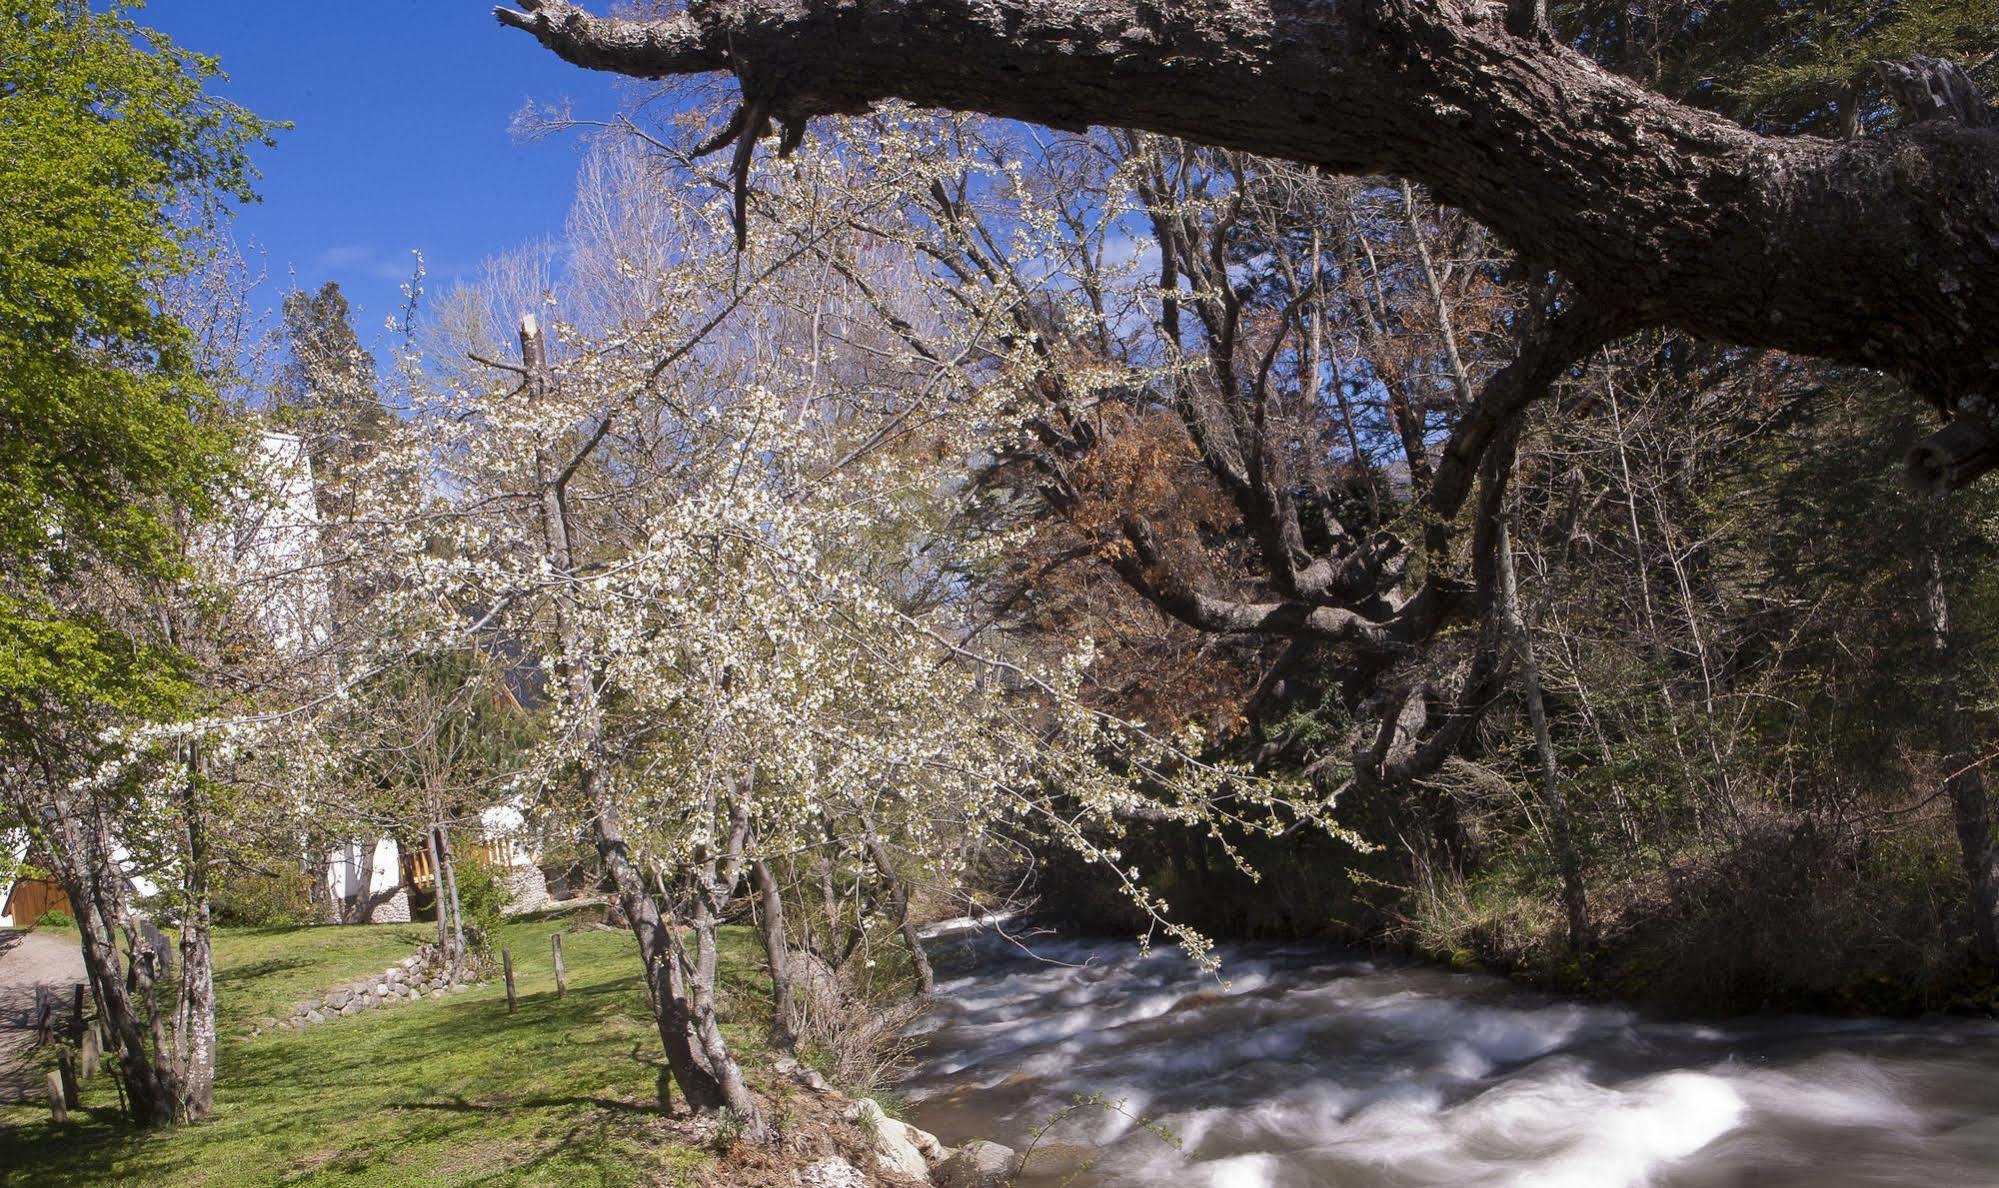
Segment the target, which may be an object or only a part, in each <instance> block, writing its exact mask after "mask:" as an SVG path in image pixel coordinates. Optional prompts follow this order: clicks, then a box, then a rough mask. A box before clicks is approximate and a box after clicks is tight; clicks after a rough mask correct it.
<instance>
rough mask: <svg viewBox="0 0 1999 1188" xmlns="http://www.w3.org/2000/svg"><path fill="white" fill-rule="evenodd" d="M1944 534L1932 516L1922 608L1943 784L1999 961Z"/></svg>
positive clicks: (1991, 856) (1986, 815) (1994, 885)
mask: <svg viewBox="0 0 1999 1188" xmlns="http://www.w3.org/2000/svg"><path fill="white" fill-rule="evenodd" d="M1939 518H1940V517H1939ZM1941 534H1942V533H1941V525H1940V524H1938V523H1936V522H1935V521H1934V520H1933V521H1932V523H1931V525H1930V541H1929V548H1928V549H1927V550H1925V552H1924V554H1923V563H1924V564H1923V569H1924V573H1923V577H1924V582H1923V587H1924V589H1923V594H1924V597H1923V612H1924V618H1925V619H1927V620H1928V625H1929V629H1930V649H1931V651H1932V652H1933V653H1934V654H1935V656H1936V658H1937V664H1936V671H1937V673H1938V674H1939V676H1940V677H1941V679H1942V686H1943V688H1942V694H1941V696H1942V699H1943V704H1942V705H1940V706H1939V707H1938V709H1939V712H1940V713H1941V714H1942V720H1941V721H1940V722H1939V724H1938V725H1939V730H1938V735H1939V736H1940V738H1941V740H1942V742H1943V749H1944V770H1945V771H1946V772H1947V773H1948V774H1947V775H1946V776H1945V778H1944V790H1945V792H1946V793H1947V794H1948V795H1949V796H1950V807H1951V820H1952V823H1953V824H1955V825H1956V826H1957V842H1958V851H1959V854H1960V856H1961V857H1962V859H1963V862H1964V874H1965V878H1966V881H1967V882H1968V883H1969V885H1970V899H1971V939H1972V946H1973V948H1974V949H1975V950H1976V951H1977V953H1978V957H1979V959H1980V960H1981V961H1984V962H1986V963H1987V964H1999V849H1995V848H1994V846H1993V841H1992V808H1991V800H1990V797H1988V795H1987V794H1986V790H1985V776H1984V773H1983V772H1982V771H1981V770H1980V769H1979V767H1978V766H1977V764H1978V755H1977V754H1976V753H1975V748H1974V747H1973V746H1972V744H1971V721H1970V717H1969V715H1968V714H1966V713H1965V712H1964V708H1963V707H1962V706H1961V705H1959V704H1958V701H1957V698H1958V696H1959V689H1958V685H1957V681H1956V680H1955V679H1954V676H1955V673H1956V671H1957V669H1958V664H1957V646H1956V642H1955V640H1954V639H1953V638H1952V635H1951V625H1950V602H1949V600H1948V598H1947V596H1946V594H1947V591H1946V589H1945V581H1944V571H1943V556H1942V553H1941V551H1940V541H1939V540H1938V537H1939V536H1940V535H1941Z"/></svg>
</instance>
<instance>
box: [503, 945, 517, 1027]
mask: <svg viewBox="0 0 1999 1188" xmlns="http://www.w3.org/2000/svg"><path fill="white" fill-rule="evenodd" d="M500 968H501V969H502V970H503V971H505V973H506V975H507V1013H508V1014H509V1015H511V1014H513V1013H514V955H513V954H512V953H509V952H508V951H507V950H505V949H501V950H500Z"/></svg>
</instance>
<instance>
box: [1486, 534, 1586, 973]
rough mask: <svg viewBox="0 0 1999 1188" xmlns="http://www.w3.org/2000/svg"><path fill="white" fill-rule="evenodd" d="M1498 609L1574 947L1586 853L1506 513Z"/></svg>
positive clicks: (1582, 926) (1581, 924) (1580, 939)
mask: <svg viewBox="0 0 1999 1188" xmlns="http://www.w3.org/2000/svg"><path fill="white" fill-rule="evenodd" d="M1497 531H1498V545H1497V549H1498V562H1499V612H1500V614H1501V615H1503V616H1504V617H1505V620H1506V630H1507V634H1508V635H1510V636H1511V637H1512V639H1513V654H1514V657H1515V659H1516V660H1518V661H1519V664H1520V687H1521V692H1522V694H1523V695H1524V696H1525V697H1526V699H1527V716H1528V718H1529V720H1530V721H1532V722H1533V725H1534V752H1535V754H1536V755H1537V756H1538V757H1539V758H1540V761H1541V804H1542V808H1543V810H1544V811H1545V812H1546V813H1547V817H1548V835H1549V841H1550V842H1551V843H1552V847H1553V849H1554V851H1555V869H1556V871H1557V872H1558V874H1559V875H1560V877H1561V882H1562V914H1563V915H1564V916H1565V917H1566V918H1567V920H1568V927H1569V949H1570V951H1571V952H1575V953H1582V952H1585V951H1587V950H1588V949H1589V947H1590V940H1591V938H1590V926H1589V900H1588V898H1587V897H1586V895H1585V889H1584V885H1583V869H1582V857H1581V855H1580V854H1578V853H1577V851H1576V836H1575V822H1574V820H1573V819H1572V817H1571V816H1570V814H1569V803H1568V799H1567V798H1566V797H1564V796H1563V795H1562V782H1561V772H1560V770H1559V768H1558V767H1557V766H1556V763H1555V744H1554V739H1553V738H1552V737H1551V736H1550V734H1549V732H1548V710H1547V706H1546V704H1545V703H1544V702H1543V701H1542V698H1541V670H1540V667H1539V666H1538V665H1536V664H1535V663H1534V637H1533V634H1532V633H1531V632H1530V631H1529V630H1528V629H1527V619H1526V617H1525V616H1524V615H1522V614H1521V611H1520V583H1519V580H1518V578H1517V576H1516V574H1515V573H1514V569H1513V542H1512V539H1511V537H1512V533H1511V531H1510V530H1509V529H1508V526H1507V524H1506V521H1505V520H1504V519H1503V518H1502V519H1501V520H1500V522H1499V524H1498V528H1497Z"/></svg>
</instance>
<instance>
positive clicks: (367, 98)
mask: <svg viewBox="0 0 1999 1188" xmlns="http://www.w3.org/2000/svg"><path fill="white" fill-rule="evenodd" d="M137 17H138V20H139V21H140V23H141V24H145V25H149V26H151V27H153V28H155V29H158V30H160V31H161V32H164V33H166V34H167V35H168V36H170V37H172V38H173V39H174V40H175V41H177V42H178V43H179V44H181V45H182V46H184V47H186V48H188V49H192V50H199V51H201V52H203V53H208V54H213V55H216V56H217V57H219V58H221V59H222V65H223V68H224V69H225V70H227V71H228V72H229V75H230V80H229V81H228V82H227V83H226V84H223V85H222V86H221V87H219V88H218V90H219V91H220V93H222V94H224V95H227V96H228V97H229V98H231V99H234V100H236V101H237V102H239V103H241V104H243V105H244V106H245V107H248V108H250V109H251V110H252V111H254V112H256V113H257V114H259V115H262V116H265V117H267V118H270V119H277V120H289V121H292V122H293V123H294V124H295V125H296V127H294V128H293V129H292V130H291V131H289V132H285V133H283V134H281V135H280V136H279V137H278V145H277V147H276V148H274V149H267V150H263V151H261V152H260V153H259V155H258V164H259V166H260V169H261V171H262V173H263V175H264V180H263V183H262V184H261V186H260V190H261V192H262V194H263V201H262V202H261V203H260V204H258V205H256V206H252V207H249V208H247V209H245V210H244V211H243V212H242V213H241V214H240V215H239V216H238V219H237V226H236V237H237V239H238V240H239V241H241V242H243V243H244V244H245V245H246V246H253V247H255V248H259V249H261V250H262V252H263V253H264V258H263V261H262V267H263V268H264V269H265V270H266V271H267V272H268V274H269V280H268V282H267V284H266V285H265V287H264V288H263V289H262V290H261V291H260V292H259V293H258V294H257V298H258V302H259V304H260V305H264V306H275V305H276V304H277V302H278V301H279V300H280V299H281V297H282V295H283V293H284V292H285V291H286V290H288V289H289V288H290V287H291V286H292V284H293V276H294V274H295V276H296V283H297V285H298V287H300V288H317V287H318V286H319V285H320V284H321V283H323V282H325V281H328V280H336V281H339V282H340V285H341V288H342V289H344V290H345V291H346V292H347V295H348V299H349V300H350V301H352V302H353V303H355V304H356V305H357V306H359V307H361V309H362V313H361V314H360V316H359V317H357V319H356V320H357V322H358V329H359V330H360V332H361V337H362V340H363V341H364V342H369V343H374V342H376V341H377V340H378V339H379V338H380V337H381V327H382V324H383V321H384V319H386V318H387V317H388V316H390V315H391V314H393V313H395V312H397V310H398V309H399V307H400V304H401V286H402V284H403V282H404V281H405V280H407V279H408V277H409V274H410V269H411V262H412V257H411V255H410V253H411V251H412V249H421V250H422V251H423V253H424V257H425V261H426V264H427V266H428V268H429V273H430V275H429V280H428V282H427V288H428V291H429V292H430V293H431V294H433V295H438V294H441V293H442V292H443V291H444V290H445V289H448V288H449V287H450V286H451V284H452V282H453V281H454V280H456V279H458V278H461V277H463V278H467V279H469V278H470V277H471V276H472V274H473V273H475V272H476V270H477V268H478V265H479V262H480V261H481V260H482V259H483V258H485V257H486V256H488V255H490V254H492V253H494V252H496V251H499V250H502V249H505V248H508V247H511V246H513V245H515V244H519V243H522V242H526V241H528V240H532V239H538V238H541V237H543V236H550V235H556V234H559V233H560V232H561V230H562V224H563V220H564V217H565V216H566V215H567V213H568V209H569V198H570V194H571V192H572V190H573V187H574V183H575V170H576V163H577V154H578V148H579V142H578V140H577V138H576V137H575V136H564V137H556V138H552V139H548V140H543V141H539V142H525V141H522V140H519V139H517V138H515V137H514V136H513V135H512V134H511V133H510V132H509V131H508V127H509V124H510V122H511V120H512V118H513V116H514V113H515V112H517V111H519V110H520V109H521V107H522V105H523V104H525V103H526V102H528V101H530V100H532V101H534V102H537V103H551V102H554V103H560V102H563V101H569V102H571V103H573V105H574V108H575V110H576V112H577V113H578V114H579V115H593V116H601V115H604V114H607V113H609V112H611V111H613V110H615V108H616V106H617V103H618V95H617V83H616V82H615V80H613V79H612V78H610V77H609V76H607V75H603V74H596V73H592V72H589V71H584V70H579V69H577V68H575V67H573V66H570V65H568V64H566V63H564V62H562V61H560V60H558V59H557V58H556V57H555V56H554V55H552V54H550V53H548V52H547V51H546V50H544V49H542V48H541V47H540V46H539V45H538V44H536V43H535V42H534V41H533V39H531V38H529V37H527V36H526V35H525V34H522V33H519V32H515V31H511V30H506V29H503V28H501V27H500V25H499V23H498V22H496V21H495V20H493V17H492V0H392V2H390V3H386V4H366V5H362V4H342V3H333V4H328V3H325V2H324V0H318V2H313V3H308V2H306V0H150V3H149V4H148V5H147V7H146V8H145V9H144V10H142V11H140V12H139V13H138V14H137Z"/></svg>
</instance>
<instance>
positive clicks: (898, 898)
mask: <svg viewBox="0 0 1999 1188" xmlns="http://www.w3.org/2000/svg"><path fill="white" fill-rule="evenodd" d="M865 844H866V845H867V848H868V860H869V861H871V862H873V863H874V866H875V872H876V873H877V874H879V875H881V877H882V882H884V883H887V884H888V894H889V910H891V911H893V912H894V913H895V924H896V927H897V928H899V929H901V930H902V940H903V943H904V944H906V945H908V946H909V963H910V965H912V966H913V967H915V970H916V992H917V993H918V994H921V995H923V996H924V997H925V998H928V997H929V996H930V995H931V994H933V993H935V991H936V989H937V976H936V975H935V974H933V973H932V972H931V971H930V957H929V955H928V954H927V953H925V952H924V951H923V937H922V936H921V935H920V934H919V933H918V932H917V931H916V921H915V920H914V919H913V918H911V916H910V914H909V888H908V885H907V884H905V883H904V882H903V881H902V879H901V877H900V876H898V875H897V874H896V873H895V865H894V863H892V862H890V861H889V853H888V847H887V846H884V845H882V841H881V838H879V837H877V836H876V835H875V833H874V831H873V830H869V831H868V835H867V838H866V843H865Z"/></svg>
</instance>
